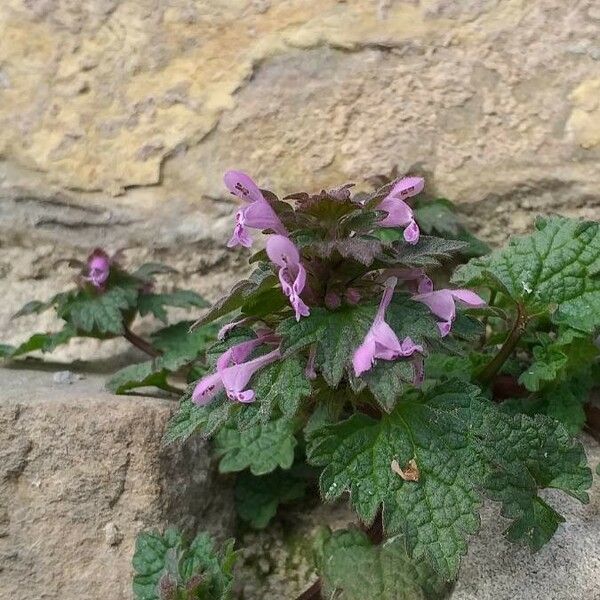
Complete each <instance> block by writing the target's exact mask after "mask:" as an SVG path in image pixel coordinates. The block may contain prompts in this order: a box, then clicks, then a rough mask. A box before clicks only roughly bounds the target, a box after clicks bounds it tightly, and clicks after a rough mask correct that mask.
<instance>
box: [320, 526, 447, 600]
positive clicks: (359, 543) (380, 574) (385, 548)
mask: <svg viewBox="0 0 600 600" xmlns="http://www.w3.org/2000/svg"><path fill="white" fill-rule="evenodd" d="M319 554H320V556H319V566H320V569H319V570H320V572H321V576H322V578H323V582H324V597H325V598H333V597H334V596H335V598H336V599H339V600H365V599H366V598H373V599H375V598H377V600H441V599H442V598H445V597H446V595H447V593H448V591H449V589H450V586H449V585H448V584H447V583H446V582H445V581H444V580H443V579H442V578H440V577H439V575H437V573H436V572H435V571H434V570H433V569H432V568H431V567H430V566H429V565H428V564H427V563H426V562H424V561H423V560H419V561H415V560H412V559H411V558H410V557H409V556H408V554H407V553H406V548H405V546H404V541H403V539H402V537H401V536H397V537H395V538H394V539H392V540H388V541H386V542H384V543H383V544H382V545H379V546H375V545H373V544H372V543H371V542H370V541H369V539H368V538H367V536H366V535H365V534H364V533H363V532H361V531H358V530H356V529H350V530H341V531H336V532H335V533H333V534H332V535H331V536H330V537H329V538H328V539H327V540H326V541H325V542H324V543H323V545H322V549H321V551H320V553H319ZM336 590H337V591H338V592H340V594H337V593H336Z"/></svg>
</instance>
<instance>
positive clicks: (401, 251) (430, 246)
mask: <svg viewBox="0 0 600 600" xmlns="http://www.w3.org/2000/svg"><path fill="white" fill-rule="evenodd" d="M382 231H383V230H382ZM393 231H396V232H397V231H398V230H393ZM466 245H467V244H466V243H465V242H461V241H459V240H446V239H444V238H439V237H432V236H427V235H422V236H421V237H420V238H419V242H418V243H417V244H414V245H413V244H407V243H406V242H404V241H400V243H399V244H394V245H393V247H391V248H388V249H386V252H385V253H386V256H387V258H386V261H387V262H391V263H394V264H402V265H405V266H407V267H438V266H440V264H441V263H442V261H443V260H448V259H449V258H451V257H452V255H453V254H456V253H457V252H460V251H461V250H463V249H464V248H465V247H466Z"/></svg>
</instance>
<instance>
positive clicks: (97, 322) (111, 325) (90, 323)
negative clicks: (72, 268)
mask: <svg viewBox="0 0 600 600" xmlns="http://www.w3.org/2000/svg"><path fill="white" fill-rule="evenodd" d="M136 285H137V284H135V283H131V282H123V283H122V284H118V285H114V286H113V287H110V288H109V289H108V290H106V291H105V292H101V291H98V290H95V289H92V288H90V287H86V288H84V289H81V290H78V291H77V292H75V293H74V294H72V295H71V296H70V297H69V298H65V299H64V301H63V302H61V303H59V305H58V306H57V314H58V316H59V317H60V318H62V319H64V320H65V321H67V323H69V324H70V325H72V326H73V327H74V328H75V329H77V330H78V331H79V332H82V333H86V334H90V335H99V336H103V335H106V334H112V335H121V334H122V333H123V331H124V327H123V322H124V321H126V320H127V316H128V314H127V313H128V311H130V310H131V309H133V308H134V307H135V305H136V302H137V297H138V291H137V287H136Z"/></svg>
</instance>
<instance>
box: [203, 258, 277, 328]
mask: <svg viewBox="0 0 600 600" xmlns="http://www.w3.org/2000/svg"><path fill="white" fill-rule="evenodd" d="M277 283H278V280H277V277H276V276H275V275H273V273H272V271H271V268H270V266H269V265H266V264H264V265H263V264H260V265H259V266H258V267H257V269H256V270H255V271H254V272H253V273H252V274H251V275H250V277H249V278H248V279H243V280H242V281H240V282H238V283H236V284H235V285H234V286H233V287H232V288H231V290H230V292H229V293H228V294H227V295H226V296H224V297H223V298H221V299H220V300H219V301H218V302H216V303H215V304H214V305H213V306H212V308H211V309H210V310H209V311H208V312H207V313H206V314H205V315H204V316H203V317H202V318H200V319H199V320H198V322H197V323H198V325H206V324H207V323H211V322H212V321H216V320H217V319H219V318H220V317H223V316H224V315H227V314H229V313H231V312H233V311H234V310H237V309H239V308H242V307H243V306H244V305H245V304H246V303H250V302H252V298H253V297H254V296H256V295H258V294H261V293H262V292H264V291H265V290H268V289H269V288H272V287H274V286H276V285H277ZM246 314H248V315H250V314H252V312H251V311H247V312H246Z"/></svg>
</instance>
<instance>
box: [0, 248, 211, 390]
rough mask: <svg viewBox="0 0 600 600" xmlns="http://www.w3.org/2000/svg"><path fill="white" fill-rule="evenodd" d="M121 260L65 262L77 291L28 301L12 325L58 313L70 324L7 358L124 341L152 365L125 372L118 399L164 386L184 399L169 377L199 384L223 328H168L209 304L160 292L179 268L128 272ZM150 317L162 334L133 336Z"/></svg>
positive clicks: (113, 382) (3, 351)
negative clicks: (176, 312)
mask: <svg viewBox="0 0 600 600" xmlns="http://www.w3.org/2000/svg"><path fill="white" fill-rule="evenodd" d="M122 254H123V253H122V252H118V253H116V254H115V255H113V256H109V255H108V254H107V253H106V252H105V251H104V250H102V249H99V248H97V249H95V250H94V251H93V252H92V253H91V254H90V255H89V256H88V258H87V260H86V261H85V262H82V261H80V260H77V259H70V260H66V261H60V262H67V263H68V264H69V266H70V267H72V268H75V269H77V270H78V272H77V275H76V276H75V277H74V280H75V281H74V283H75V285H74V286H73V287H72V288H71V289H68V290H66V291H64V292H60V293H58V294H56V295H55V296H53V297H52V298H50V300H48V301H45V302H41V301H39V300H33V301H31V302H28V303H27V304H26V305H25V306H23V308H21V310H19V311H18V312H17V313H16V314H15V315H14V317H13V318H18V317H23V316H25V315H31V314H39V313H41V312H43V311H46V310H49V309H54V310H55V312H56V315H57V317H59V318H60V319H61V320H62V321H63V327H62V329H61V330H60V331H57V332H51V333H47V332H44V333H36V334H34V335H32V336H31V337H30V338H29V339H27V340H26V341H24V342H23V343H22V344H20V345H18V346H9V345H6V344H0V358H5V359H10V360H13V359H16V358H19V357H21V356H23V355H26V354H28V353H30V352H34V351H41V352H44V353H46V352H52V351H53V350H55V349H56V348H57V347H58V346H60V345H62V344H66V343H67V342H68V341H69V340H71V339H72V338H75V337H86V338H96V339H100V340H107V339H114V338H117V337H124V338H125V339H126V340H127V341H128V342H130V343H131V344H132V345H134V346H136V347H137V348H139V349H140V350H142V351H143V352H145V353H146V354H147V355H149V357H151V360H148V361H146V362H143V363H140V364H137V365H131V366H128V367H125V368H124V369H122V370H121V371H118V372H117V373H116V374H115V375H114V376H113V377H112V378H111V379H110V380H109V381H108V383H107V387H108V388H109V389H110V390H111V391H113V392H117V393H125V392H127V391H129V390H132V389H134V388H138V387H158V388H161V389H163V390H165V391H169V392H173V393H177V394H180V393H181V390H179V389H178V388H176V387H174V386H173V385H172V384H171V383H170V382H169V377H170V376H172V375H176V374H177V375H181V376H187V377H188V378H190V380H193V379H194V378H195V377H197V376H198V373H201V372H203V369H204V368H205V360H204V351H205V349H206V345H207V342H208V341H209V340H211V341H212V340H213V339H214V335H215V332H216V329H215V327H214V326H212V325H209V326H206V327H204V328H199V329H197V330H196V331H195V332H194V333H193V334H190V333H189V331H188V330H189V327H190V325H191V324H192V321H180V322H178V323H176V324H173V325H168V313H167V308H168V307H178V308H187V309H192V308H195V309H197V308H205V307H207V306H208V302H206V300H204V299H203V298H202V297H201V296H200V295H198V294H197V293H196V292H193V291H192V290H179V289H173V290H172V291H170V292H168V293H164V292H158V291H156V287H157V283H156V281H155V278H156V276H157V275H172V274H173V273H175V272H176V271H175V269H172V268H170V267H168V266H166V265H163V264H159V263H145V264H143V265H141V266H140V267H139V268H138V269H136V270H134V271H132V272H128V271H126V270H125V268H124V267H123V266H122V264H121V263H122V258H123V257H122ZM57 266H58V265H57ZM146 315H152V316H153V317H154V318H155V319H156V320H157V321H158V322H161V323H162V324H163V325H165V327H160V328H158V329H155V330H154V331H153V332H152V334H151V335H150V339H149V340H148V339H145V338H143V337H141V336H140V335H138V334H136V333H134V331H133V330H132V324H133V322H134V320H135V318H136V317H138V316H141V317H144V316H146Z"/></svg>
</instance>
